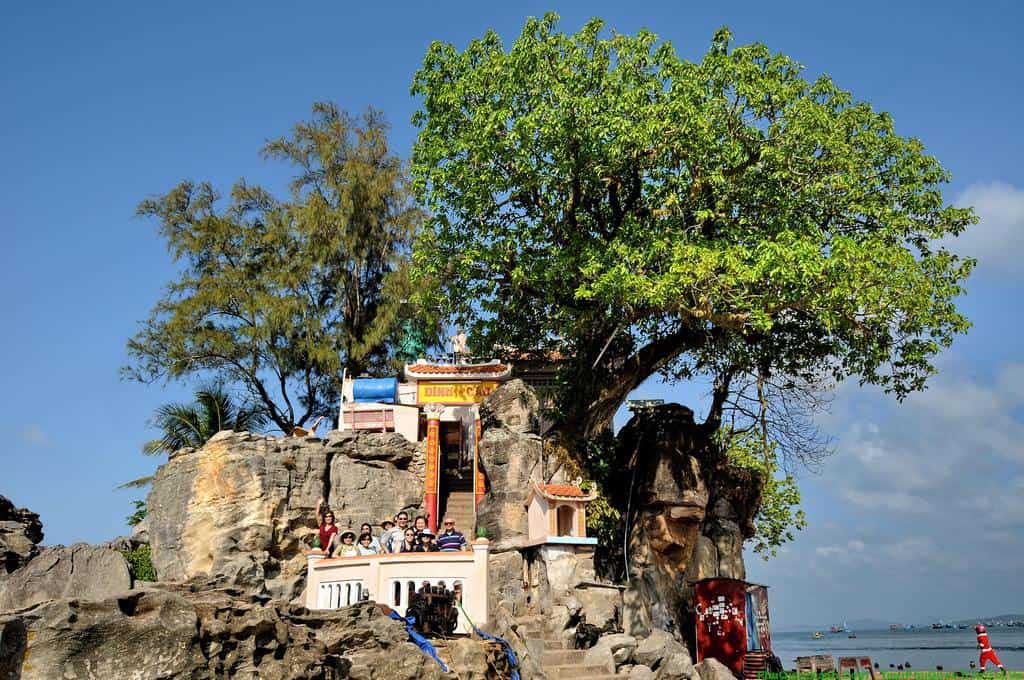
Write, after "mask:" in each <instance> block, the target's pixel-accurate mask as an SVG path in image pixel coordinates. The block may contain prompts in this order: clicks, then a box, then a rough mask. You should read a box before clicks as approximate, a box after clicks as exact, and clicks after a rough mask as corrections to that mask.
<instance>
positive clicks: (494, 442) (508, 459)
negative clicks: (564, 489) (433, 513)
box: [476, 380, 541, 553]
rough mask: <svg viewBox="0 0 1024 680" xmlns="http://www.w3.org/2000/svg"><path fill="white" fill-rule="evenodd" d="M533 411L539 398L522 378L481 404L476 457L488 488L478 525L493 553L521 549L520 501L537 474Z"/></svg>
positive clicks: (538, 445)
mask: <svg viewBox="0 0 1024 680" xmlns="http://www.w3.org/2000/svg"><path fill="white" fill-rule="evenodd" d="M536 413H537V397H536V396H535V395H534V394H533V390H532V389H531V388H529V387H528V386H526V385H525V384H524V383H523V382H522V381H521V380H511V381H509V382H507V383H505V384H504V385H502V386H501V387H499V388H498V389H497V390H495V391H494V392H492V393H491V394H489V395H488V396H487V397H486V398H485V399H484V400H483V402H481V404H480V420H481V423H482V426H483V436H482V437H481V438H480V458H479V461H480V468H481V470H482V471H483V473H484V474H485V475H486V476H487V485H488V489H487V494H486V495H485V496H484V497H483V499H482V500H481V501H480V504H479V505H478V506H477V518H476V523H477V526H478V527H484V528H486V530H487V538H489V539H490V541H491V552H492V553H498V552H504V551H506V550H512V549H515V548H518V547H521V546H522V544H523V543H524V541H525V539H526V536H527V533H528V527H527V516H526V507H525V505H524V504H525V502H526V498H527V496H528V495H529V493H530V488H531V485H532V483H533V480H534V479H535V478H536V477H537V476H538V475H539V472H540V467H539V466H540V457H541V456H540V454H541V440H540V436H539V435H538V434H537V430H536V427H537V419H536ZM531 414H532V415H531Z"/></svg>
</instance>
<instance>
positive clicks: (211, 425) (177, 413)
mask: <svg viewBox="0 0 1024 680" xmlns="http://www.w3.org/2000/svg"><path fill="white" fill-rule="evenodd" d="M265 423H266V417H265V416H264V414H263V411H262V409H260V408H243V407H240V406H238V405H237V404H236V403H235V401H234V400H233V399H232V397H231V395H230V394H229V393H228V392H227V391H226V390H225V389H224V387H223V386H221V385H219V384H214V385H211V386H209V387H204V388H200V389H199V390H197V391H196V393H195V401H194V402H192V403H191V404H164V405H163V406H161V407H159V408H158V409H157V410H156V413H155V414H154V415H153V421H152V425H153V426H155V427H156V428H157V429H158V430H160V432H161V436H160V438H159V439H153V440H151V441H148V442H146V444H145V445H143V447H142V452H143V453H145V454H146V455H149V456H153V455H157V454H161V453H166V454H167V455H170V454H172V453H174V452H175V451H177V450H179V449H183V448H185V447H191V448H194V449H198V448H199V447H201V446H202V445H203V444H205V443H206V442H208V441H209V440H210V437H212V436H213V435H215V434H217V433H218V432H220V431H221V430H234V431H236V432H246V431H250V430H258V429H259V428H261V427H263V425H264V424H265ZM143 479H145V478H143ZM149 479H150V481H151V480H152V478H149ZM129 484H131V482H129Z"/></svg>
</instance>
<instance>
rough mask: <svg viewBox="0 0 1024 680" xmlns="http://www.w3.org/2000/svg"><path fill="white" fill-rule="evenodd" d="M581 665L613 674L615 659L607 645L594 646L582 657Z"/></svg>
mask: <svg viewBox="0 0 1024 680" xmlns="http://www.w3.org/2000/svg"><path fill="white" fill-rule="evenodd" d="M583 664H584V665H586V666H595V667H600V668H604V669H606V670H607V671H608V672H609V673H614V672H615V657H613V656H612V650H611V649H609V648H608V645H594V646H593V647H591V648H590V649H588V650H587V651H586V652H585V653H584V655H583Z"/></svg>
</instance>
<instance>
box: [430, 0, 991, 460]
mask: <svg viewBox="0 0 1024 680" xmlns="http://www.w3.org/2000/svg"><path fill="white" fill-rule="evenodd" d="M412 91H413V93H414V94H416V95H418V96H419V97H420V98H421V107H420V109H419V111H417V112H416V114H415V116H414V118H413V122H414V124H415V125H416V126H417V127H418V128H419V136H418V139H417V141H416V144H415V149H414V154H413V164H412V171H413V176H414V181H415V186H416V189H417V191H418V195H419V196H420V197H421V199H422V201H423V202H424V204H425V205H426V207H428V208H429V209H430V211H431V217H430V220H429V224H428V228H427V229H425V231H424V233H423V234H422V236H421V238H420V239H419V240H418V242H417V245H416V249H415V256H414V259H415V268H416V276H417V277H419V280H422V281H430V282H433V283H434V284H435V286H434V287H431V288H429V289H427V290H428V293H429V294H430V295H433V296H434V298H432V300H431V302H430V304H431V305H433V306H434V307H435V308H444V309H451V310H453V315H454V316H455V317H457V318H458V319H459V320H460V321H462V322H465V323H468V324H469V325H470V326H471V327H472V330H473V333H474V334H475V337H474V345H475V346H483V347H488V346H489V347H493V348H495V351H497V352H504V353H506V354H508V355H510V356H515V355H521V354H522V353H523V352H534V353H537V352H539V353H541V354H543V355H546V356H551V357H558V358H560V360H561V367H562V368H561V372H560V385H561V390H560V392H559V397H558V398H557V409H556V410H557V413H556V414H554V415H555V419H556V425H557V427H558V429H559V431H560V432H561V433H562V434H563V435H564V436H565V439H566V441H568V442H570V443H571V442H580V441H586V440H589V439H593V438H594V437H595V436H597V435H599V434H600V433H602V432H603V431H604V430H605V428H606V427H607V426H608V425H609V424H610V422H611V419H612V417H613V415H614V414H615V412H616V410H617V409H618V408H619V407H620V406H621V404H622V403H623V400H624V399H625V398H626V396H627V395H628V394H629V393H630V392H631V391H632V390H633V389H634V388H636V387H637V386H639V385H640V384H641V383H643V382H644V381H645V380H647V379H648V378H650V377H651V376H655V375H660V376H662V378H663V379H665V380H667V381H670V382H671V381H677V380H687V381H703V383H704V384H706V385H708V387H709V388H710V389H709V391H710V394H711V398H710V404H709V407H708V412H707V416H706V419H705V420H703V427H704V428H705V431H706V432H707V433H709V436H710V435H714V436H715V437H719V438H720V440H721V441H722V444H721V445H720V446H719V450H720V451H721V452H722V454H723V455H725V454H726V452H727V451H729V450H730V449H742V450H744V451H749V447H750V445H751V443H752V442H753V443H755V444H759V449H760V451H761V452H762V453H761V455H762V456H763V457H764V461H763V463H762V464H761V467H762V468H764V469H765V470H767V469H770V468H772V467H773V465H774V460H775V458H776V457H778V456H779V455H780V447H782V449H784V450H783V451H782V453H783V454H784V453H785V452H786V450H791V451H792V452H794V454H795V455H796V456H797V457H801V456H805V455H811V456H813V450H812V449H813V439H814V438H813V436H811V437H808V433H807V431H805V430H804V429H803V425H805V424H807V421H806V420H804V421H801V418H802V417H804V416H805V415H806V413H805V412H804V411H801V409H800V408H799V407H800V406H807V405H814V404H815V403H817V400H816V398H815V396H814V395H816V394H817V393H818V392H820V391H822V390H824V391H826V392H827V390H828V388H829V386H830V385H832V384H835V382H837V381H840V380H844V379H847V378H853V379H857V380H859V381H861V382H862V383H867V384H873V385H879V386H881V387H882V388H884V390H886V391H887V392H889V393H891V394H893V395H895V397H896V398H898V399H902V398H903V397H905V396H906V395H908V394H910V393H912V392H914V391H916V390H920V389H922V388H923V387H924V386H925V383H926V380H927V378H928V377H929V375H931V374H932V373H933V372H934V360H935V357H936V355H937V354H938V353H939V352H940V351H941V350H942V349H943V348H945V347H948V346H949V345H950V343H951V342H952V341H953V339H954V337H955V336H956V335H958V334H961V333H963V332H965V331H966V330H967V329H968V327H969V323H968V321H967V319H966V318H965V317H964V316H963V315H962V314H961V313H960V312H959V311H958V309H957V306H956V300H957V298H958V297H959V296H960V295H961V294H962V293H963V292H964V290H963V287H962V285H963V282H964V280H965V279H966V277H967V276H968V274H969V273H970V270H971V267H972V265H973V261H972V260H970V259H962V258H958V257H957V256H956V255H954V254H952V253H951V252H949V251H948V250H947V249H946V247H945V246H944V243H945V242H946V241H945V240H944V239H945V238H946V237H948V236H951V235H956V234H959V233H960V232H961V231H963V230H964V229H965V228H966V227H968V226H969V225H970V224H972V223H973V222H974V221H975V216H974V214H973V212H972V211H971V210H970V209H966V208H958V207H954V206H951V205H948V204H947V203H946V201H945V200H944V198H943V195H942V186H943V184H945V183H946V182H948V180H949V173H948V172H947V171H946V170H945V169H943V167H942V165H941V164H940V163H939V161H938V160H936V159H935V158H933V157H931V156H929V155H928V154H927V153H925V150H924V145H923V144H922V142H921V141H919V140H917V139H914V138H912V137H906V136H903V135H901V134H898V133H897V131H896V128H895V127H894V122H893V120H892V118H891V116H890V115H889V114H887V113H884V112H880V111H876V110H875V109H874V108H873V107H872V106H871V105H870V104H868V103H866V102H862V101H858V100H856V99H855V98H854V97H853V96H852V95H851V94H850V93H849V92H846V91H844V90H842V89H841V88H840V87H839V86H837V85H836V83H834V82H833V81H832V79H831V78H829V77H828V76H825V75H823V76H820V77H818V78H815V79H811V80H808V79H806V78H805V77H804V75H803V69H802V67H801V66H800V65H799V64H798V63H796V62H795V61H793V60H792V59H790V58H789V57H787V56H785V55H783V54H779V53H775V52H772V51H770V50H769V49H768V48H767V47H766V46H764V45H761V44H756V43H755V44H750V45H742V46H736V45H734V44H733V43H732V39H731V36H730V33H729V32H728V30H726V29H721V30H719V31H718V32H716V33H715V35H714V37H713V39H712V41H711V46H710V49H708V50H707V52H706V53H705V54H704V55H703V57H702V58H700V59H699V60H698V61H689V60H686V59H682V58H680V56H679V55H678V54H677V52H676V50H675V49H674V47H673V46H672V45H671V44H670V43H668V42H664V41H659V39H658V38H657V37H656V36H655V35H654V34H653V33H650V32H648V31H640V32H639V33H637V34H636V35H623V34H618V33H611V34H609V33H608V32H606V31H605V29H604V25H603V23H602V22H601V21H599V20H592V21H590V22H589V23H587V24H586V25H585V26H584V27H583V28H582V29H581V30H580V31H579V32H578V33H576V34H574V35H567V34H564V33H561V32H559V31H558V30H557V17H556V16H555V15H553V14H548V15H546V16H544V17H543V18H540V19H530V20H528V21H527V23H526V26H525V28H524V29H523V31H522V33H521V34H520V35H519V37H518V38H516V39H515V41H514V42H513V43H512V44H510V45H507V46H506V45H505V44H503V42H502V40H501V39H500V38H499V37H498V35H497V34H495V33H493V32H488V33H486V34H485V35H483V37H481V38H480V39H477V40H473V41H471V42H470V43H469V44H468V46H466V47H465V49H462V50H459V49H457V48H456V47H454V46H452V45H450V44H445V43H440V42H435V43H433V44H432V45H431V46H430V47H429V49H428V50H427V53H426V56H425V58H424V61H423V66H422V68H421V69H420V70H419V72H418V73H417V74H416V75H415V78H414V81H413V85H412ZM793 406H796V407H798V408H796V412H797V414H798V416H799V417H798V418H797V422H796V423H795V424H794V422H793V420H792V419H789V418H787V417H786V413H787V408H788V407H793ZM773 407H774V408H775V411H774V412H773V411H772V409H773ZM723 422H725V426H723ZM733 437H739V438H740V439H736V440H733V439H732V438H733ZM751 437H753V439H751ZM743 457H744V458H747V457H749V456H747V455H746V454H745V455H744V456H743Z"/></svg>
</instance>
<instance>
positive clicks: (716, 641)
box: [694, 578, 747, 677]
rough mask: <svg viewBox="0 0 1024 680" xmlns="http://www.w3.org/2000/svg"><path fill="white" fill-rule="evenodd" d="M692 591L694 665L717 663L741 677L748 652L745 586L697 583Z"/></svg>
mask: <svg viewBox="0 0 1024 680" xmlns="http://www.w3.org/2000/svg"><path fill="white" fill-rule="evenodd" d="M694 589H695V594H696V606H695V611H694V613H695V614H696V619H697V662H698V663H699V662H701V661H703V660H704V659H716V660H718V661H720V662H721V663H723V664H724V665H726V666H728V667H729V669H730V670H732V672H733V674H735V675H736V676H737V677H742V676H743V657H744V656H745V655H746V652H747V617H746V609H747V602H746V594H747V584H746V583H745V582H743V581H736V580H734V579H725V578H716V579H706V580H704V581H698V582H697V583H696V584H695V586H694Z"/></svg>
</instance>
